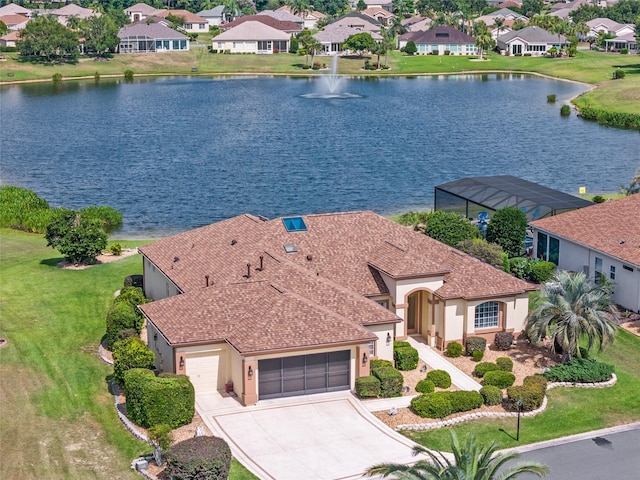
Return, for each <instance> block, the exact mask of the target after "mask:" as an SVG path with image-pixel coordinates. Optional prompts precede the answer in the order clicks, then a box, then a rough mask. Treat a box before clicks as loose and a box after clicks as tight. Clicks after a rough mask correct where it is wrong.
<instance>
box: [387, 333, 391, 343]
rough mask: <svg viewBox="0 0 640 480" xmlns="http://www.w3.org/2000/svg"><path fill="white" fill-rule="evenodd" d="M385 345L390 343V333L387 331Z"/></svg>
mask: <svg viewBox="0 0 640 480" xmlns="http://www.w3.org/2000/svg"><path fill="white" fill-rule="evenodd" d="M387 345H391V334H390V333H389V332H387Z"/></svg>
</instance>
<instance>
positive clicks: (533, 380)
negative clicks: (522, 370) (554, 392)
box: [522, 374, 548, 391]
mask: <svg viewBox="0 0 640 480" xmlns="http://www.w3.org/2000/svg"><path fill="white" fill-rule="evenodd" d="M547 383H548V382H547V379H546V378H545V377H544V375H538V374H535V375H529V376H527V377H524V380H522V384H523V385H525V386H530V385H534V386H537V387H539V388H541V389H543V390H544V391H546V390H547Z"/></svg>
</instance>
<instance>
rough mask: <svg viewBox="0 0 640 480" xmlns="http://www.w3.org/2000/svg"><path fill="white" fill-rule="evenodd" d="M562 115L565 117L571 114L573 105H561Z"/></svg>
mask: <svg viewBox="0 0 640 480" xmlns="http://www.w3.org/2000/svg"><path fill="white" fill-rule="evenodd" d="M560 115H561V116H563V117H568V116H569V115H571V107H570V106H569V105H562V106H561V107H560Z"/></svg>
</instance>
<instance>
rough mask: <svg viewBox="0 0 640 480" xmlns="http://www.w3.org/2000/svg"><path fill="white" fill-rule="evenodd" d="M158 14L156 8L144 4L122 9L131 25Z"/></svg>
mask: <svg viewBox="0 0 640 480" xmlns="http://www.w3.org/2000/svg"><path fill="white" fill-rule="evenodd" d="M158 12H159V10H158V9H157V8H154V7H152V6H151V5H147V4H146V3H136V4H135V5H132V6H130V7H129V8H125V9H124V13H125V14H126V15H127V16H128V17H129V20H130V21H131V23H136V22H140V21H142V20H146V19H147V18H149V17H153V16H156V14H157V13H158Z"/></svg>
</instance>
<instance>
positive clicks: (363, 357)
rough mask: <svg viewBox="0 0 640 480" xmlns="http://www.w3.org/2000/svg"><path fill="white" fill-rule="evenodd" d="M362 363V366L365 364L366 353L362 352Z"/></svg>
mask: <svg viewBox="0 0 640 480" xmlns="http://www.w3.org/2000/svg"><path fill="white" fill-rule="evenodd" d="M362 363H363V364H364V363H367V352H364V353H363V354H362Z"/></svg>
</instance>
